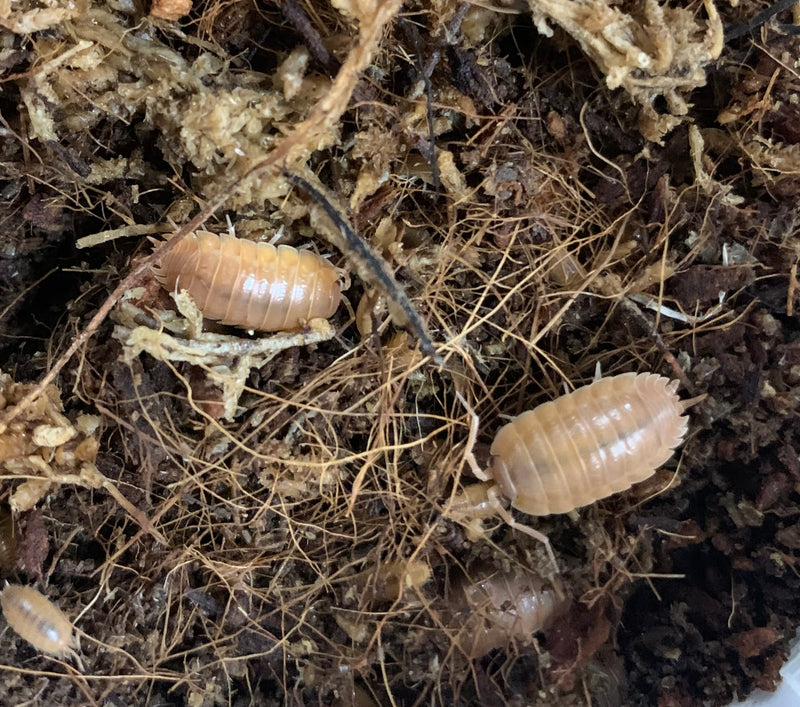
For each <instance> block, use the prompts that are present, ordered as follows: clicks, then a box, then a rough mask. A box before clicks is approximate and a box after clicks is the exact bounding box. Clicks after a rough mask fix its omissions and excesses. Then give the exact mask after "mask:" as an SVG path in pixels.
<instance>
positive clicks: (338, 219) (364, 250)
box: [283, 170, 444, 366]
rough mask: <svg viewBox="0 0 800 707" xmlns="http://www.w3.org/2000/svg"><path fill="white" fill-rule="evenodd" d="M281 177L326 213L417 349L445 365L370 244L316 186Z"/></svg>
mask: <svg viewBox="0 0 800 707" xmlns="http://www.w3.org/2000/svg"><path fill="white" fill-rule="evenodd" d="M283 176H284V177H285V178H286V179H288V180H289V181H290V182H291V183H292V184H295V185H297V186H298V187H300V188H301V189H302V190H303V191H304V192H306V193H307V194H308V195H309V196H311V198H313V199H314V201H316V202H317V203H318V204H319V205H320V206H321V207H322V209H323V210H324V211H325V213H326V214H327V215H328V218H330V220H331V221H333V223H334V225H335V226H336V228H338V229H339V232H340V233H341V234H342V236H343V237H344V240H345V243H346V244H347V247H348V248H349V249H350V250H351V251H352V252H353V256H354V259H355V261H356V263H355V264H356V265H357V266H358V265H361V264H362V263H363V265H364V267H363V268H361V270H363V271H364V273H363V274H362V273H361V272H359V274H360V275H362V277H364V275H368V276H369V277H365V279H371V280H375V284H376V285H377V286H378V287H380V289H381V291H382V292H383V293H384V294H385V295H386V297H388V298H389V299H390V300H391V301H392V302H394V303H395V304H396V305H397V306H398V307H399V308H400V309H401V310H402V312H403V315H404V317H405V318H406V322H405V324H406V326H407V327H408V328H409V329H410V330H411V333H412V334H413V335H414V336H416V337H417V340H418V341H419V347H420V349H421V350H422V353H424V354H425V355H426V356H430V358H431V359H432V360H433V362H434V363H436V365H438V366H444V361H442V359H441V358H440V357H439V356H438V355H437V354H436V346H434V343H433V341H432V340H431V337H430V335H429V334H428V330H427V328H426V327H425V322H423V321H422V317H421V316H420V315H419V312H417V310H416V308H415V307H414V305H413V304H412V303H411V300H410V299H409V297H408V295H407V294H406V293H405V290H404V289H403V288H402V287H401V286H400V283H399V282H397V280H396V279H395V276H394V274H393V273H392V271H391V270H390V268H389V265H388V263H387V262H386V261H385V260H384V259H383V258H382V257H381V256H380V255H378V254H377V253H376V252H375V251H373V250H372V248H370V246H369V244H368V243H367V242H366V241H365V240H364V239H363V238H361V237H360V236H359V235H358V234H357V233H356V232H355V231H354V230H353V228H352V226H350V224H349V223H347V221H346V220H345V218H344V216H342V214H340V213H339V211H338V210H337V209H336V208H335V207H334V206H333V204H331V202H330V200H329V199H328V198H327V197H326V196H325V195H324V194H323V193H322V192H321V191H319V189H317V188H316V187H314V186H312V185H311V184H309V183H308V182H307V181H306V180H305V179H303V178H302V177H301V176H299V175H297V174H293V173H291V172H287V171H286V170H284V172H283Z"/></svg>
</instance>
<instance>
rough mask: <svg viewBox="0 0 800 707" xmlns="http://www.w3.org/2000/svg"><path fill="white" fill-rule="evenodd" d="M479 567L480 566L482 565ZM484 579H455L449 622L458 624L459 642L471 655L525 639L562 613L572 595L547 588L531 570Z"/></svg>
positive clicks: (488, 574)
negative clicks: (563, 595)
mask: <svg viewBox="0 0 800 707" xmlns="http://www.w3.org/2000/svg"><path fill="white" fill-rule="evenodd" d="M479 573H480V570H479ZM482 574H484V576H483V577H482V578H481V579H477V580H469V579H467V578H466V577H464V578H463V579H462V581H460V582H456V586H455V587H454V591H453V592H452V593H451V595H450V600H449V601H450V605H451V606H452V607H454V608H455V612H454V613H453V614H452V615H451V619H450V622H449V623H450V624H451V625H453V626H454V627H455V625H456V624H460V631H459V634H458V643H459V645H460V646H461V648H462V650H464V652H465V653H466V655H468V656H469V657H470V658H473V659H474V658H480V657H481V656H484V655H486V654H487V653H488V652H489V651H490V650H493V649H494V648H501V647H503V646H505V645H506V644H508V643H509V642H510V641H512V640H513V641H519V642H521V643H525V642H528V641H530V640H531V638H532V636H533V634H534V633H536V632H537V631H541V630H543V629H546V628H547V627H548V626H549V625H550V623H551V622H552V620H553V619H554V618H556V617H557V616H558V615H559V614H561V613H563V612H564V611H565V610H566V608H567V605H568V601H567V600H566V599H564V598H563V597H560V596H559V595H558V594H557V592H556V591H555V590H554V589H545V588H544V583H543V581H542V578H541V577H540V576H539V575H538V574H537V573H536V572H533V571H531V570H525V569H522V568H517V569H515V570H513V571H509V572H500V571H493V572H486V571H484V572H483V573H482Z"/></svg>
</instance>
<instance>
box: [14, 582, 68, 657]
mask: <svg viewBox="0 0 800 707" xmlns="http://www.w3.org/2000/svg"><path fill="white" fill-rule="evenodd" d="M0 605H2V607H3V614H4V615H5V617H6V621H8V625H9V626H11V628H13V629H14V630H15V631H16V632H17V633H18V634H19V635H20V636H22V638H24V639H25V640H26V641H27V642H28V643H30V644H31V645H32V646H33V647H34V648H36V649H37V650H40V651H43V652H44V653H52V654H53V655H65V654H67V653H72V642H73V638H72V632H73V626H72V622H71V621H70V620H69V619H68V618H67V617H66V615H65V614H64V612H63V611H61V609H59V608H58V607H57V606H56V605H55V604H53V603H52V602H51V601H50V600H49V599H47V598H46V597H44V596H43V595H42V594H40V593H39V592H37V591H36V590H35V589H33V588H32V587H24V586H21V585H18V584H10V585H8V586H7V587H6V588H5V589H4V590H3V592H2V594H0Z"/></svg>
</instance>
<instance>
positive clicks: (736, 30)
mask: <svg viewBox="0 0 800 707" xmlns="http://www.w3.org/2000/svg"><path fill="white" fill-rule="evenodd" d="M795 3H797V0H778V1H777V2H776V3H775V4H774V5H772V7H768V8H767V9H766V10H762V11H761V12H759V13H757V14H755V15H753V17H751V18H750V20H748V21H747V22H744V23H742V24H739V25H734V26H733V27H728V28H727V29H726V30H725V43H726V44H727V43H728V42H730V41H732V40H734V39H737V38H739V37H741V36H742V35H744V34H751V33H753V32H755V31H756V30H757V29H759V28H760V27H762V26H763V25H765V24H766V23H767V22H768V21H769V20H770V19H771V18H772V17H774V16H775V15H777V14H778V13H780V12H783V11H784V10H788V9H789V8H791V7H792V6H793V5H795ZM788 26H789V27H794V26H795V25H788ZM780 27H781V28H782V29H783V31H784V32H786V31H787V30H786V29H785V28H786V27H787V25H780ZM791 34H795V32H791Z"/></svg>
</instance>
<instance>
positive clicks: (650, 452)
mask: <svg viewBox="0 0 800 707" xmlns="http://www.w3.org/2000/svg"><path fill="white" fill-rule="evenodd" d="M677 385H678V383H677V381H670V380H669V379H667V378H664V377H663V376H659V375H657V374H655V373H640V374H636V373H623V374H621V375H618V376H610V377H608V378H601V379H599V380H597V381H595V382H594V383H592V384H591V385H587V386H584V387H582V388H578V389H577V390H575V391H574V392H572V393H570V394H568V395H564V396H562V397H560V398H557V399H556V400H554V401H551V402H547V403H544V404H542V405H540V406H539V407H537V408H534V409H533V410H529V411H528V412H524V413H523V414H522V415H520V416H519V417H517V418H516V419H515V420H513V421H512V422H510V423H508V424H507V425H505V426H503V427H501V428H500V430H499V431H498V432H497V435H496V436H495V438H494V442H493V443H492V446H491V449H490V450H489V451H490V454H491V455H492V459H491V463H490V468H489V470H488V471H487V472H486V473H485V475H484V478H485V479H488V481H487V482H486V483H484V484H476V485H473V486H468V487H467V488H466V489H465V490H464V492H463V493H461V494H459V496H457V497H456V499H455V503H454V506H453V510H454V511H455V512H456V513H460V514H464V515H469V516H472V517H484V516H488V515H492V514H493V513H495V512H498V513H501V515H502V506H501V505H500V503H499V499H498V496H499V497H503V498H506V499H507V500H508V501H509V502H510V503H511V505H512V506H514V508H516V509H518V510H520V511H523V512H524V513H528V514H529V515H534V516H545V515H549V514H551V513H569V512H571V511H573V510H574V509H576V508H580V507H581V506H587V505H589V504H591V503H594V502H595V501H598V500H600V499H601V498H605V497H606V496H610V495H611V494H614V493H618V492H619V491H624V490H626V489H628V488H630V487H631V486H632V485H633V484H635V483H637V482H639V481H643V480H644V479H646V478H648V477H649V476H651V475H652V474H653V473H654V472H655V470H656V469H657V468H658V467H659V466H661V465H662V464H663V463H664V462H666V461H667V460H668V459H669V458H670V457H671V456H672V453H673V451H674V450H675V448H676V447H677V446H678V445H679V444H680V443H681V442H682V441H683V437H684V435H685V434H686V429H687V425H688V419H687V418H686V417H685V416H683V412H684V411H685V409H686V405H685V404H684V403H683V402H681V400H680V398H679V397H678V395H677V394H676V392H675V390H676V388H677ZM510 518H511V517H510V515H509V514H508V513H506V514H505V516H504V519H505V520H507V521H509V520H510ZM528 530H530V529H528ZM531 534H533V535H536V536H537V537H538V535H539V534H538V533H536V532H535V531H534V532H531Z"/></svg>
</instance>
